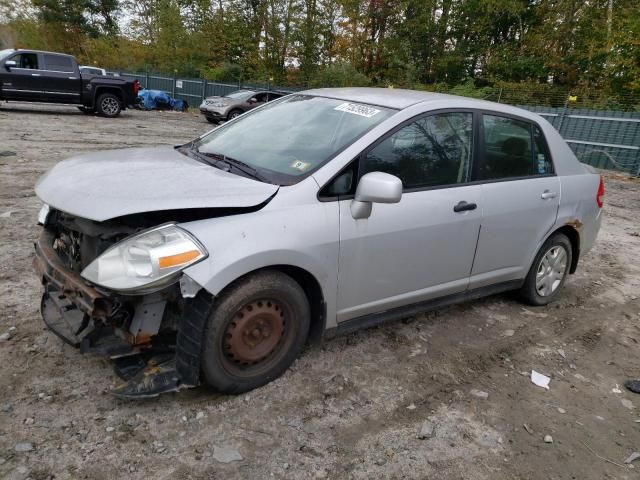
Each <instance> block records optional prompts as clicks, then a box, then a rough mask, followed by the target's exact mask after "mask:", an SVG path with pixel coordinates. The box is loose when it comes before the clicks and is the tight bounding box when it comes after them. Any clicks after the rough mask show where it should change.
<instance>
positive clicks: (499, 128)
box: [479, 115, 538, 180]
mask: <svg viewBox="0 0 640 480" xmlns="http://www.w3.org/2000/svg"><path fill="white" fill-rule="evenodd" d="M531 127H532V125H531V124H530V123H529V122H524V121H521V120H516V119H514V118H508V117H500V116H496V115H482V129H481V130H482V135H481V136H482V140H483V152H482V153H483V160H484V162H483V163H482V164H481V165H480V169H479V177H480V180H498V179H502V178H515V177H527V176H530V175H536V174H538V172H537V170H536V169H534V162H533V158H534V156H533V151H534V148H533V142H532V140H531Z"/></svg>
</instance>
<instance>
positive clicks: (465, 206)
mask: <svg viewBox="0 0 640 480" xmlns="http://www.w3.org/2000/svg"><path fill="white" fill-rule="evenodd" d="M476 208H478V205H476V204H475V203H467V202H465V201H464V200H462V201H461V202H459V203H458V204H457V205H456V206H455V207H453V211H454V212H456V213H459V212H466V211H468V210H475V209H476Z"/></svg>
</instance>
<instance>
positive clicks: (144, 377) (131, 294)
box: [34, 210, 210, 398]
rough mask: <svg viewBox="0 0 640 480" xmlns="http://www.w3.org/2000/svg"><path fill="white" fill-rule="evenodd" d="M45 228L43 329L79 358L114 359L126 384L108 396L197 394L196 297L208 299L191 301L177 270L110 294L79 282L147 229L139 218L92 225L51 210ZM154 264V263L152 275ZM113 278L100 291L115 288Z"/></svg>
mask: <svg viewBox="0 0 640 480" xmlns="http://www.w3.org/2000/svg"><path fill="white" fill-rule="evenodd" d="M155 220H156V219H154V218H151V219H148V220H147V221H155ZM43 224H44V228H43V231H42V233H41V236H40V238H39V239H38V241H37V242H36V244H35V251H36V256H35V259H34V267H35V269H36V271H37V273H38V275H39V276H40V278H41V280H42V283H43V286H44V293H43V295H42V302H41V312H42V317H43V319H44V322H45V324H46V325H47V326H48V327H49V328H50V329H51V330H52V331H53V332H54V333H55V334H56V335H57V336H59V337H60V338H62V339H63V340H64V341H65V342H67V343H69V344H70V345H72V346H74V347H76V348H79V349H80V351H81V352H83V353H94V354H98V355H102V356H106V357H108V358H110V359H112V360H113V362H114V369H115V372H116V373H117V374H118V376H119V377H121V378H122V379H123V380H124V382H123V383H122V384H121V385H119V386H118V387H116V388H115V389H114V390H113V391H112V393H113V394H114V395H116V396H118V397H126V398H144V397H152V396H157V395H159V394H161V393H165V392H170V391H177V390H180V389H182V388H189V387H195V386H197V385H198V384H199V383H200V380H199V377H200V370H199V368H200V357H199V356H200V339H201V338H202V331H203V329H204V322H205V319H206V315H203V314H202V308H203V307H202V300H201V297H202V296H203V295H205V296H207V297H209V294H207V293H206V292H204V291H202V292H201V293H200V294H199V295H198V297H197V298H194V297H196V294H197V293H198V291H199V290H200V287H199V285H197V284H195V282H193V281H192V280H191V279H190V278H189V277H187V276H185V275H184V274H182V273H181V270H180V269H174V271H173V272H172V273H171V275H166V276H165V277H163V278H162V281H161V282H155V283H151V284H150V285H151V287H147V288H133V289H124V288H123V289H120V290H116V289H112V288H105V287H104V286H102V285H100V284H98V283H97V282H90V281H88V280H86V279H85V278H83V276H86V270H87V267H88V266H90V265H94V264H95V262H96V261H98V260H100V259H104V258H105V257H108V255H106V256H105V253H106V254H108V253H109V252H110V251H112V250H113V249H115V248H117V247H118V246H119V245H122V243H123V241H124V240H125V239H129V238H132V236H133V238H137V237H136V235H138V236H139V235H140V232H141V231H142V230H144V228H145V227H148V226H149V225H144V222H141V219H140V218H131V219H121V220H113V221H107V222H95V221H92V220H87V219H81V218H78V217H73V216H71V215H68V214H65V213H63V212H60V211H57V210H52V211H51V212H49V214H48V215H47V216H46V219H45V220H44V221H43ZM134 225H135V226H134ZM165 250H166V249H165ZM134 253H135V252H134ZM114 255H115V254H114ZM181 256H182V257H183V256H184V255H183V254H182V253H178V254H172V252H169V254H168V255H167V256H164V257H160V259H159V262H160V267H161V268H165V269H167V268H168V267H167V264H168V262H174V263H175V262H176V261H182V260H183V258H182V257H181ZM163 259H169V260H163ZM107 260H109V259H107ZM100 261H103V260H100ZM163 261H164V264H163V263H162V262H163ZM103 263H104V262H103ZM157 263H158V259H157V258H156V270H157V269H158V268H157ZM112 264H113V260H112V259H111V263H107V264H106V266H101V267H100V268H102V270H103V271H102V272H101V273H100V275H101V278H102V277H106V275H105V273H104V270H105V269H107V270H108V269H110V270H109V271H108V273H109V274H111V271H112V270H113V269H114V268H113V265H112ZM145 268H146V267H145ZM83 272H84V273H83ZM81 273H82V275H81ZM143 273H145V274H146V272H143ZM149 275H150V274H149ZM113 278H115V277H114V276H113V275H111V277H109V278H107V282H106V283H108V281H117V278H116V279H115V280H113ZM181 287H182V288H181ZM204 304H205V305H210V302H204ZM194 309H198V312H197V313H196V314H194ZM185 319H188V321H185Z"/></svg>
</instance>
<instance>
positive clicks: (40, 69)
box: [0, 49, 139, 117]
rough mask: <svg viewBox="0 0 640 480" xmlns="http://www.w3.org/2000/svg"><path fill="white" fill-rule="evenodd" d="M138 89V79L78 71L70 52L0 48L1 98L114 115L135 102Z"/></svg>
mask: <svg viewBox="0 0 640 480" xmlns="http://www.w3.org/2000/svg"><path fill="white" fill-rule="evenodd" d="M138 89H139V84H138V81H137V80H131V79H127V78H123V77H109V76H99V75H87V74H81V73H80V70H79V68H78V62H76V59H75V58H74V57H73V56H71V55H65V54H63V53H53V52H41V51H37V50H14V49H10V50H0V100H16V101H20V102H45V103H64V104H72V105H77V106H78V108H80V110H82V111H83V112H85V113H97V114H98V115H101V116H104V117H116V116H118V115H119V114H120V112H121V111H122V110H124V109H126V108H127V107H130V106H133V105H135V102H136V97H137V96H138Z"/></svg>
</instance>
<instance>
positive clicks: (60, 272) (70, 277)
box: [33, 229, 112, 319]
mask: <svg viewBox="0 0 640 480" xmlns="http://www.w3.org/2000/svg"><path fill="white" fill-rule="evenodd" d="M54 239H55V237H54V234H53V232H51V231H49V230H46V229H43V230H42V234H41V235H40V238H39V239H38V241H37V242H36V243H35V250H36V256H35V258H34V259H33V266H34V268H35V270H36V272H37V273H38V275H39V276H40V278H41V279H42V281H43V283H44V284H46V285H48V286H50V287H53V288H54V289H55V290H58V291H59V292H61V293H62V294H63V295H64V296H65V297H68V298H69V299H70V300H71V301H72V302H73V303H74V305H76V307H77V308H79V309H80V310H81V311H82V312H83V313H85V314H87V315H90V316H92V317H97V318H102V319H105V318H107V317H109V316H110V315H111V314H112V311H111V305H110V302H109V301H108V299H107V297H105V296H104V295H102V294H101V293H100V292H98V291H97V290H96V289H95V288H93V287H91V286H89V285H88V284H87V283H86V282H85V281H84V280H83V279H82V277H81V276H80V275H78V274H77V273H76V272H73V271H71V270H69V269H68V268H67V267H66V266H65V265H64V264H63V263H62V261H61V260H60V257H58V254H57V253H56V251H55V250H54V248H53V242H54Z"/></svg>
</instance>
